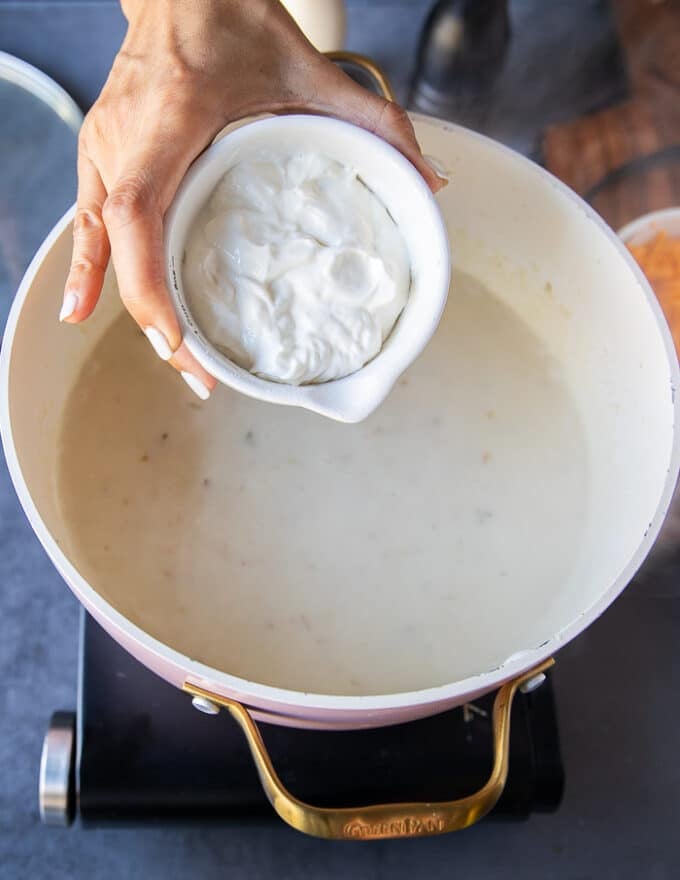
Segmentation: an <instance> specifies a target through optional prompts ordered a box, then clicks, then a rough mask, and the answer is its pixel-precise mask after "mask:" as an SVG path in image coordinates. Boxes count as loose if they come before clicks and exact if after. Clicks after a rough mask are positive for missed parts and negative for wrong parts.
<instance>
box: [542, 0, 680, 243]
mask: <svg viewBox="0 0 680 880" xmlns="http://www.w3.org/2000/svg"><path fill="white" fill-rule="evenodd" d="M612 4H613V7H614V14H615V18H616V22H617V27H618V31H619V35H620V40H621V45H622V47H623V49H624V53H625V56H626V62H627V66H628V72H629V75H630V80H631V93H632V94H631V99H630V100H629V101H626V102H625V103H623V104H620V105H618V106H616V107H612V108H609V109H607V110H604V111H601V112H599V113H595V114H592V115H590V116H585V117H582V118H581V119H577V120H575V121H573V122H569V123H566V124H561V125H557V126H554V127H552V128H549V129H548V130H547V131H546V133H545V136H544V140H543V156H544V162H545V165H546V167H547V168H548V169H549V170H550V171H552V172H553V173H554V174H556V175H557V176H558V177H559V178H561V179H562V180H563V181H564V182H565V183H567V184H569V186H571V187H572V188H573V189H575V190H576V192H578V193H579V194H580V195H583V196H584V197H586V198H588V200H589V201H591V203H592V204H593V206H594V207H595V208H596V210H598V211H599V212H600V213H601V214H602V216H603V217H604V218H605V219H606V220H607V221H608V223H609V224H610V225H611V226H613V227H614V228H618V227H620V226H622V225H623V224H624V223H627V222H628V221H629V220H632V219H634V218H635V217H637V216H639V215H640V214H644V213H646V212H647V211H653V210H656V209H658V208H666V207H669V206H671V205H680V0H612Z"/></svg>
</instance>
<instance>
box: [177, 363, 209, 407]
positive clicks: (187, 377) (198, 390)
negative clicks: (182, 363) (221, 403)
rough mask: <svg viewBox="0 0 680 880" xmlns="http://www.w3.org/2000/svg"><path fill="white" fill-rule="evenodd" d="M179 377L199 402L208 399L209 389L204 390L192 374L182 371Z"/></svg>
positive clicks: (203, 386)
mask: <svg viewBox="0 0 680 880" xmlns="http://www.w3.org/2000/svg"><path fill="white" fill-rule="evenodd" d="M181 375H182V378H183V379H184V381H185V382H186V383H187V385H188V386H189V388H191V390H192V391H193V392H194V394H197V395H198V396H199V397H200V398H201V400H207V399H208V398H209V397H210V389H209V388H206V386H205V385H204V384H203V382H201V380H200V379H199V378H198V377H197V376H194V374H193V373H189V372H187V371H186V370H182V374H181Z"/></svg>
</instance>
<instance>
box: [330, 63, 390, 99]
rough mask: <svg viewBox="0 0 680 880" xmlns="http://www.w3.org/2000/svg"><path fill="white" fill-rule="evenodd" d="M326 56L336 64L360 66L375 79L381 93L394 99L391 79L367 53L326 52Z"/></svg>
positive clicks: (384, 96)
mask: <svg viewBox="0 0 680 880" xmlns="http://www.w3.org/2000/svg"><path fill="white" fill-rule="evenodd" d="M325 54H326V58H329V59H330V60H331V61H334V62H335V63H336V64H347V65H349V66H350V67H359V68H360V69H361V70H363V71H364V73H367V74H368V76H369V77H370V78H371V80H372V81H373V84H374V85H375V86H376V88H377V89H378V91H379V92H380V94H381V95H382V96H383V98H385V99H386V100H388V101H394V100H395V96H394V90H393V89H392V86H391V85H390V81H389V79H388V78H387V76H386V75H385V74H384V73H383V71H382V70H381V68H380V67H379V66H378V65H377V64H376V63H375V61H372V60H371V59H370V58H367V57H366V55H360V54H359V53H358V52H326V53H325Z"/></svg>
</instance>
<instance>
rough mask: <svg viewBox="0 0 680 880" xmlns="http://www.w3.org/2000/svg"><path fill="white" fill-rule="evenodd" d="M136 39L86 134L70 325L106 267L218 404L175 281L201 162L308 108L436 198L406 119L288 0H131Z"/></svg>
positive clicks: (68, 294)
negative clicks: (182, 221) (397, 155)
mask: <svg viewBox="0 0 680 880" xmlns="http://www.w3.org/2000/svg"><path fill="white" fill-rule="evenodd" d="M122 7H123V12H124V14H125V16H126V18H127V20H128V25H129V26H128V31H127V34H126V37H125V40H124V41H123V45H122V47H121V49H120V52H119V53H118V55H117V57H116V59H115V61H114V63H113V67H112V68H111V73H110V75H109V78H108V80H107V82H106V84H105V86H104V88H103V90H102V93H101V95H100V96H99V98H98V100H97V102H96V103H95V105H94V106H93V107H92V110H91V111H90V112H89V113H88V115H87V118H86V119H85V122H84V124H83V127H82V131H81V134H80V140H79V150H78V203H77V211H76V217H75V222H74V226H73V258H72V263H71V269H70V272H69V276H68V280H67V282H66V287H65V293H64V301H63V305H62V310H61V313H60V319H61V320H63V321H67V322H68V323H71V324H77V323H79V322H80V321H83V320H85V318H87V317H88V316H89V315H90V314H91V312H92V311H93V309H94V308H95V306H96V304H97V300H98V299H99V296H100V294H101V289H102V284H103V281H104V272H105V270H106V267H107V264H108V262H109V258H110V257H111V258H112V259H113V264H114V267H115V271H116V277H117V280H118V287H119V289H120V295H121V298H122V300H123V303H124V305H125V307H126V308H127V310H128V311H129V312H130V314H131V315H132V317H133V318H134V319H135V321H136V322H137V323H138V324H139V326H140V327H141V328H142V330H144V332H145V333H146V335H147V337H148V338H149V341H150V342H151V344H152V345H153V347H154V349H155V350H156V352H157V354H158V355H159V356H160V357H161V358H163V359H164V360H168V361H169V362H170V363H171V364H172V366H173V367H175V368H176V369H177V370H179V371H180V372H181V374H182V376H183V378H184V379H185V381H187V383H188V384H189V385H190V387H191V388H192V389H193V390H194V391H195V392H196V393H197V394H198V395H199V396H200V397H203V398H206V397H208V395H209V393H210V390H211V389H212V388H213V387H214V385H215V380H214V378H213V377H212V376H210V374H209V373H207V372H206V371H205V370H204V369H203V368H202V367H201V366H200V364H199V363H198V362H197V361H196V360H195V359H194V357H193V356H192V355H191V354H190V353H189V351H188V350H187V348H186V346H185V345H184V344H183V343H182V336H181V332H180V328H179V324H178V322H177V318H176V316H175V312H174V309H173V306H172V303H171V301H170V297H169V295H168V292H167V289H166V286H165V280H164V263H163V217H164V214H165V211H166V210H167V208H168V206H169V205H170V202H171V201H172V198H173V196H174V194H175V191H176V190H177V187H178V185H179V183H180V181H181V179H182V177H183V176H184V174H185V172H186V170H187V168H188V167H189V165H190V164H191V162H192V161H193V160H194V159H195V158H196V157H197V156H198V155H199V153H201V152H202V151H203V150H204V149H205V147H206V146H208V144H209V143H210V142H211V141H212V139H213V138H214V136H215V135H216V134H217V133H218V132H219V131H220V130H221V129H222V128H223V127H224V126H225V125H226V124H227V123H229V122H233V121H234V120H237V119H241V118H243V117H245V116H251V115H254V114H257V113H261V112H265V111H272V112H291V111H311V112H315V113H322V114H329V115H332V116H337V117H340V118H342V119H346V120H348V121H349V122H353V123H355V124H356V125H360V126H362V127H364V128H367V129H368V130H369V131H373V132H375V133H376V134H378V135H380V136H381V137H383V138H385V140H387V141H389V142H390V143H391V144H393V145H394V146H395V147H396V148H397V149H399V150H401V152H402V153H404V155H405V156H407V157H408V159H410V160H411V162H413V164H414V165H415V166H416V168H418V170H419V171H420V172H421V174H422V175H423V177H424V178H425V180H426V181H427V183H428V184H429V185H430V187H431V188H432V190H433V191H436V190H438V189H439V188H440V187H441V186H442V185H443V181H442V179H441V178H440V177H438V176H437V174H436V173H435V172H434V170H433V169H432V168H431V167H430V166H429V165H428V164H427V162H426V161H425V160H424V159H423V156H422V154H421V152H420V149H419V147H418V144H417V142H416V139H415V135H414V132H413V127H412V126H411V123H410V121H409V119H408V116H407V115H406V113H405V112H404V111H403V110H402V109H401V108H400V107H398V106H397V105H396V104H392V103H389V102H388V101H385V100H383V99H382V98H379V97H377V96H375V95H373V94H371V93H369V92H367V91H366V90H365V89H363V88H361V87H360V86H358V85H357V84H356V83H354V82H353V81H352V80H351V79H350V78H349V77H348V76H346V75H345V74H344V73H343V72H342V71H341V70H339V69H338V68H337V67H336V66H335V65H334V64H333V63H331V62H330V61H328V59H326V58H324V56H323V55H320V54H319V53H318V52H317V51H316V50H315V49H314V48H313V47H312V46H311V45H310V43H309V42H308V41H307V40H306V39H305V37H304V36H303V34H302V33H301V32H300V30H299V29H298V27H297V26H296V25H295V23H294V22H293V20H292V19H291V18H290V16H289V15H288V13H287V12H286V11H285V9H284V8H283V6H281V4H280V3H279V2H278V0H154V2H153V3H149V2H145V0H123V2H122Z"/></svg>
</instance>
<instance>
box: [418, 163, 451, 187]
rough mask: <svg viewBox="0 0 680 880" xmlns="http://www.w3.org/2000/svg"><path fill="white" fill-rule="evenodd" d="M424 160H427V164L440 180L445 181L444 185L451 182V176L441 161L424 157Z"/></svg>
mask: <svg viewBox="0 0 680 880" xmlns="http://www.w3.org/2000/svg"><path fill="white" fill-rule="evenodd" d="M423 159H425V161H426V162H427V164H428V165H429V166H430V168H431V169H432V170H433V171H434V173H435V174H436V175H437V177H438V178H439V179H440V180H443V181H444V183H449V181H450V180H451V175H450V174H449V172H448V171H447V170H446V168H444V166H443V165H442V163H441V162H440V161H439V159H435V157H434V156H423Z"/></svg>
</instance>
